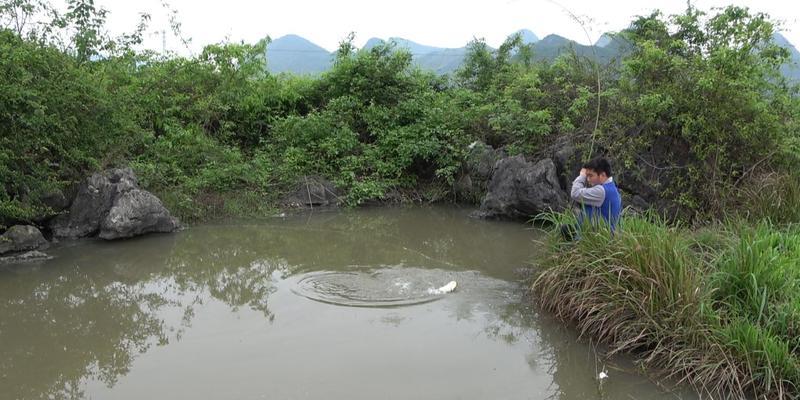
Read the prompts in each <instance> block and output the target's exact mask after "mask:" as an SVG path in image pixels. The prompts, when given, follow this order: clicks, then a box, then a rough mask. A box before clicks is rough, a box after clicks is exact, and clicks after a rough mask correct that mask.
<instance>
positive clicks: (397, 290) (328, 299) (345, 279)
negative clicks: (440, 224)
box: [292, 268, 449, 307]
mask: <svg viewBox="0 0 800 400" xmlns="http://www.w3.org/2000/svg"><path fill="white" fill-rule="evenodd" d="M422 271H424V270H416V269H415V270H414V271H410V270H409V269H405V268H402V269H387V270H379V271H372V272H359V271H352V272H316V273H310V274H307V275H305V276H303V277H302V278H300V280H299V281H298V282H297V285H296V286H295V287H294V288H293V289H292V291H293V292H294V293H296V294H298V295H300V296H303V297H306V298H308V299H311V300H315V301H320V302H323V303H328V304H336V305H342V306H350V307H399V306H408V305H413V304H422V303H427V302H431V301H435V300H438V299H440V298H442V297H443V296H442V295H440V294H435V293H431V292H432V291H433V289H435V288H437V287H439V286H441V285H444V284H446V283H447V282H448V281H449V279H448V277H447V274H446V273H445V271H438V272H437V271H434V270H428V271H425V272H422ZM420 272H422V273H420Z"/></svg>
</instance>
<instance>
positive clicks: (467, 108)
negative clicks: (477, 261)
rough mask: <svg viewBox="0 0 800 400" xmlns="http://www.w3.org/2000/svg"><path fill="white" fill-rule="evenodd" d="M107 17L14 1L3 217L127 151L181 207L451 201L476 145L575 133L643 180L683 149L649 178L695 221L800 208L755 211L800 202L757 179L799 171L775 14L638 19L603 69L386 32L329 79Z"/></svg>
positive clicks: (0, 145)
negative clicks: (417, 43)
mask: <svg viewBox="0 0 800 400" xmlns="http://www.w3.org/2000/svg"><path fill="white" fill-rule="evenodd" d="M107 17H108V15H107V12H106V11H105V10H104V9H103V8H102V7H98V6H96V5H95V3H94V1H93V0H70V1H68V2H67V11H66V13H64V14H63V15H61V14H59V13H58V12H57V11H56V10H55V9H54V8H53V7H51V6H50V5H49V4H48V3H47V2H45V1H40V0H0V26H1V27H3V29H2V30H0V50H2V53H0V68H1V69H2V70H0V72H2V76H0V85H1V86H2V93H0V107H1V108H0V129H1V131H0V134H2V136H0V180H2V182H0V183H2V184H3V188H4V190H2V191H0V219H3V220H31V219H34V218H36V217H41V216H43V215H44V214H46V213H47V212H48V210H47V209H46V208H45V207H44V206H43V204H42V202H41V199H42V198H43V196H44V194H45V193H49V192H51V191H52V190H54V189H58V188H62V187H64V186H65V185H67V184H70V183H73V182H75V181H76V180H77V179H80V178H81V177H82V176H85V175H87V174H88V173H90V172H93V171H94V170H97V169H100V168H104V167H106V166H109V165H121V164H125V163H133V165H134V166H135V167H136V169H137V171H138V172H139V173H140V174H142V176H143V179H142V180H143V182H144V183H145V184H146V185H147V186H148V187H149V188H151V189H153V190H156V191H159V192H161V193H170V194H167V196H172V197H174V201H171V202H172V203H175V204H182V205H183V206H181V207H182V208H181V210H184V211H181V212H180V214H191V213H190V212H189V211H190V210H198V209H202V207H199V206H198V204H199V203H202V202H203V199H206V200H208V201H209V202H212V203H216V202H218V198H219V197H225V195H226V194H230V195H232V196H233V195H234V194H236V193H269V194H270V195H269V196H267V197H270V198H272V199H274V198H277V197H279V195H280V193H281V191H283V190H286V189H287V188H289V187H290V186H292V184H293V183H294V182H295V181H296V179H299V178H300V177H302V176H303V175H309V174H319V175H323V176H325V177H326V178H328V179H330V180H332V181H334V182H335V183H336V184H337V185H338V186H339V187H340V188H341V189H343V190H344V191H345V193H346V200H347V201H348V202H349V203H350V204H359V203H362V202H364V201H367V200H374V199H381V198H387V197H390V196H391V197H392V198H416V199H420V200H424V199H427V200H433V199H438V198H442V197H447V196H446V195H443V193H444V192H443V190H447V189H446V188H451V187H452V185H453V182H454V181H455V179H456V178H457V176H456V174H457V173H458V171H459V170H460V167H461V163H462V161H463V159H464V157H465V156H466V153H465V152H466V150H467V145H468V144H469V143H471V142H473V141H475V140H480V141H483V142H485V143H487V144H490V145H492V146H494V147H499V146H505V147H506V152H507V153H511V154H518V153H523V154H526V155H532V154H541V153H542V152H543V151H544V150H546V149H547V146H548V145H549V144H551V143H552V142H553V141H555V140H556V139H558V138H559V137H562V136H564V135H569V136H571V137H572V138H576V140H578V141H579V143H578V145H579V146H583V147H587V148H589V149H602V151H605V152H608V153H610V154H611V155H612V156H613V158H614V159H615V160H618V162H619V163H620V164H621V166H620V167H621V169H622V168H624V169H626V170H628V171H630V172H631V174H630V175H636V174H637V173H640V172H641V171H639V170H640V169H643V168H644V167H643V164H642V163H641V160H640V159H641V155H642V154H646V153H647V152H652V151H655V150H653V149H654V148H656V147H658V145H659V143H662V142H664V143H667V146H666V147H668V148H670V149H681V150H680V151H677V152H673V153H670V154H667V155H665V157H664V160H660V161H661V162H662V164H667V165H669V168H668V169H667V172H666V173H663V174H662V175H663V176H660V177H659V178H657V179H656V182H654V186H655V187H657V188H659V189H660V190H661V193H660V195H661V196H662V197H664V198H665V199H667V200H670V201H673V202H675V203H678V204H681V205H682V206H683V208H684V209H686V210H688V212H687V214H691V213H706V214H711V215H713V216H719V215H721V210H724V209H734V210H740V209H742V208H751V209H753V212H750V214H752V215H753V216H756V214H758V215H759V216H769V217H772V218H776V217H784V220H786V221H791V220H796V218H795V217H794V216H793V214H791V213H781V212H774V210H775V208H774V207H758V206H757V205H755V204H756V203H759V204H769V200H768V199H767V195H766V193H768V192H769V193H785V194H786V195H785V196H782V197H781V199H783V200H784V203H783V204H794V203H793V201H794V200H793V199H794V198H795V197H797V198H798V199H800V196H794V195H791V190H784V189H785V188H784V185H785V184H784V182H785V181H783V180H781V181H780V182H779V183H775V184H773V185H772V186H770V188H769V190H758V188H759V187H760V186H759V185H758V184H755V185H753V184H751V182H757V178H758V177H761V176H770V175H769V174H774V175H775V176H789V175H788V174H789V171H792V170H793V169H796V167H797V166H798V165H800V163H798V161H800V159H798V156H797V154H800V145H798V144H800V140H798V136H797V134H796V132H798V131H799V130H798V128H799V127H800V125H798V121H800V118H798V116H799V114H798V113H799V112H800V104H798V102H799V101H800V100H798V99H799V98H798V96H797V95H796V89H795V88H791V87H789V86H787V84H786V83H785V81H784V80H782V78H781V77H780V76H779V75H778V67H779V66H780V65H781V64H782V63H783V62H784V61H785V60H786V51H785V50H784V49H781V48H778V47H776V46H775V45H773V44H772V42H771V35H772V31H773V25H772V23H771V22H770V21H769V19H767V17H766V16H764V15H761V14H751V13H749V12H748V11H747V10H745V9H741V8H737V7H729V8H726V9H724V10H721V11H720V12H718V13H717V14H716V15H713V16H710V17H707V16H706V15H705V14H703V13H701V12H699V11H697V10H695V9H693V8H689V9H688V10H687V12H686V13H684V14H682V15H678V16H674V17H672V18H670V19H665V18H664V17H662V16H661V15H660V14H658V13H654V14H652V15H650V16H647V17H642V18H639V19H637V20H636V21H635V22H634V24H633V25H632V28H631V29H629V30H627V31H625V32H622V33H620V35H619V36H620V37H625V38H627V40H628V41H629V42H630V43H629V44H630V54H628V56H627V58H626V59H625V60H624V61H623V62H622V63H621V64H609V65H605V66H604V65H598V64H597V61H596V60H594V59H587V58H585V57H582V56H578V54H577V53H574V52H573V53H571V54H565V55H562V56H561V57H559V58H557V59H555V60H554V61H553V62H551V63H542V62H534V56H536V54H535V53H534V48H533V47H531V46H530V45H525V44H523V43H522V40H521V37H520V36H518V35H516V36H513V37H511V38H509V39H508V40H506V42H504V43H503V44H502V45H501V46H500V47H499V48H498V49H496V50H495V49H491V48H490V47H489V46H488V45H487V44H486V43H485V41H482V40H476V41H474V42H472V43H471V44H470V46H469V51H468V53H467V56H466V60H465V62H464V64H463V65H462V67H461V68H460V69H459V70H458V71H457V72H456V73H455V75H454V76H452V77H449V76H444V77H443V76H435V75H433V74H429V73H423V72H421V71H419V70H417V69H415V68H414V67H413V66H412V61H411V55H410V54H409V53H408V52H407V51H404V50H402V49H396V48H395V47H394V45H393V44H391V43H390V44H383V45H379V46H375V47H373V48H371V49H369V50H360V51H359V50H356V48H355V46H353V38H354V37H353V35H350V36H349V37H348V39H347V40H345V41H344V42H342V43H341V46H340V48H339V50H338V51H337V53H336V59H335V62H334V67H333V68H332V69H331V70H329V71H328V72H326V73H324V74H322V75H321V76H318V77H313V78H312V77H294V76H290V75H281V76H272V75H270V74H269V73H268V72H266V69H265V59H264V54H265V48H266V45H267V43H268V42H269V38H267V39H264V40H262V41H259V42H257V43H255V44H247V43H220V44H214V45H209V46H207V47H206V48H205V49H204V50H203V51H202V52H201V53H200V54H199V55H197V56H196V57H191V58H185V57H179V56H176V55H156V54H153V53H150V52H136V51H134V48H135V46H136V44H137V43H139V42H140V41H141V38H142V32H143V31H144V29H145V28H146V23H147V21H148V20H149V16H147V15H142V17H141V20H140V23H139V24H138V25H137V26H136V27H135V28H134V30H133V31H132V32H131V33H129V34H125V35H122V36H120V37H117V38H111V37H109V35H108V33H107V32H106V28H105V21H106V19H107ZM48 19H49V20H48ZM34 20H35V21H36V23H32V22H31V21H34ZM172 22H173V23H174V24H177V23H176V22H175V21H172ZM62 40H66V43H64V42H62ZM598 78H599V79H600V82H599V87H600V88H601V91H600V93H598ZM598 102H599V103H598ZM598 106H599V108H600V110H601V115H600V116H599V119H598V115H597V110H598ZM598 123H599V129H596V125H597V124H598ZM639 128H640V129H639ZM632 129H633V130H635V131H636V132H641V133H637V134H635V135H629V134H628V132H629V131H631V130H632ZM583 138H586V139H585V140H584V139H583ZM581 140H583V141H584V142H582V143H581V142H580V141H581ZM743 149H744V150H743ZM671 164H680V166H678V167H675V168H674V169H672V165H671ZM770 182H771V181H770ZM776 182H777V181H776ZM662 183H663V186H661V187H659V186H658V185H661V184H662ZM443 188H444V189H443ZM212 194H213V195H212ZM405 194H409V195H408V196H406V195H405ZM759 199H760V200H759ZM245 203H247V202H245ZM243 204H244V203H243ZM217 208H219V209H224V208H225V207H221V208H220V207H217ZM234 208H236V209H241V208H242V207H234ZM215 209H216V208H215ZM798 209H800V208H798ZM756 211H757V212H756ZM762 211H763V212H762ZM202 215H204V213H203V212H199V213H197V214H196V215H194V216H193V217H192V218H202Z"/></svg>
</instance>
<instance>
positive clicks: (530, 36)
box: [509, 29, 539, 44]
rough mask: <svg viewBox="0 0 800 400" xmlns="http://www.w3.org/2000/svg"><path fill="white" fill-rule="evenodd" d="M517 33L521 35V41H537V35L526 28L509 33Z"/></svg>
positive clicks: (529, 42)
mask: <svg viewBox="0 0 800 400" xmlns="http://www.w3.org/2000/svg"><path fill="white" fill-rule="evenodd" d="M517 33H519V34H520V35H521V36H522V43H525V44H531V43H536V42H538V41H539V37H538V36H536V34H535V33H533V32H531V31H530V30H528V29H520V30H518V31H516V32H514V33H512V34H511V35H515V34H517ZM511 35H509V36H511Z"/></svg>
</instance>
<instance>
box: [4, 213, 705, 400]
mask: <svg viewBox="0 0 800 400" xmlns="http://www.w3.org/2000/svg"><path fill="white" fill-rule="evenodd" d="M471 211H472V210H470V209H466V208H457V207H444V206H436V207H413V208H365V209H356V210H345V211H329V212H319V211H316V212H308V213H301V214H294V215H288V216H280V217H274V218H266V219H254V220H229V221H224V222H217V223H210V224H203V225H198V226H192V227H190V228H188V229H186V230H184V231H182V232H179V233H177V234H171V235H150V236H145V237H141V238H137V239H132V240H126V241H114V242H104V241H99V240H97V241H95V240H83V241H66V242H62V243H59V244H57V245H55V246H54V247H53V248H51V249H50V250H48V253H50V254H51V255H53V256H54V258H53V259H51V260H48V261H42V262H38V263H33V264H25V265H6V266H2V267H0V393H3V395H2V397H3V398H9V399H62V398H63V399H144V398H165V399H167V398H169V399H176V398H186V399H565V400H567V399H592V398H598V399H600V398H606V399H622V398H624V399H653V398H658V399H661V398H663V399H668V398H676V396H678V397H680V398H690V397H693V396H694V395H693V394H692V393H691V392H690V391H687V390H684V391H682V392H678V393H675V392H673V393H667V392H665V390H664V388H663V387H661V386H660V385H658V384H656V383H654V382H653V381H651V380H650V379H648V378H647V377H645V376H643V375H641V374H639V373H638V372H637V370H636V368H635V367H634V366H633V365H632V364H631V363H629V362H627V361H626V360H625V359H621V358H616V359H613V360H605V359H602V358H600V357H598V356H596V354H595V351H594V349H593V347H592V346H591V345H590V344H589V343H587V341H586V340H582V339H579V338H578V337H577V336H576V334H575V333H574V332H573V331H572V330H571V329H570V328H569V327H568V326H565V325H564V324H562V323H559V322H558V321H554V320H552V319H551V318H549V317H548V316H547V315H546V314H542V313H540V312H538V311H537V310H536V309H535V308H532V307H530V306H529V303H530V300H529V299H525V298H524V295H525V290H524V285H523V284H522V283H521V282H522V278H523V276H524V275H523V274H521V273H520V271H523V270H524V269H525V268H526V267H527V266H528V265H529V262H531V261H532V260H535V258H536V257H537V255H538V254H539V252H540V251H541V248H542V244H541V242H540V240H541V239H542V233H541V232H540V231H538V230H536V229H533V228H531V226H530V225H525V224H519V223H511V222H498V221H484V220H477V219H472V218H469V213H470V212H471ZM451 281H455V282H456V285H457V286H456V289H455V290H454V291H452V292H447V293H445V292H444V291H439V290H438V288H440V287H442V286H444V285H446V284H448V283H449V282H451ZM603 370H605V371H607V373H608V375H609V377H608V378H607V379H605V380H603V381H602V383H600V381H598V379H597V376H598V373H599V372H600V371H603ZM6 396H8V397H6Z"/></svg>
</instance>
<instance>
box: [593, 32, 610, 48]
mask: <svg viewBox="0 0 800 400" xmlns="http://www.w3.org/2000/svg"><path fill="white" fill-rule="evenodd" d="M612 40H614V37H613V36H612V35H611V34H609V33H604V34H603V35H602V36H600V39H597V41H596V42H594V45H595V46H597V47H606V46H608V45H609V44H610V43H611V41H612Z"/></svg>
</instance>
